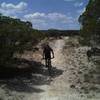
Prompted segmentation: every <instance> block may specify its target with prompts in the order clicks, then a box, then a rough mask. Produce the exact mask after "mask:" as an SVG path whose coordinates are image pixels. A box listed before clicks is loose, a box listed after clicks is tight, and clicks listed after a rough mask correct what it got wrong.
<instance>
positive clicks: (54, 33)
mask: <svg viewBox="0 0 100 100" xmlns="http://www.w3.org/2000/svg"><path fill="white" fill-rule="evenodd" d="M41 32H42V33H44V34H45V35H47V36H50V37H59V36H75V35H79V30H56V29H50V30H41Z"/></svg>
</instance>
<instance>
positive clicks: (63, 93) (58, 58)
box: [27, 40, 86, 100]
mask: <svg viewBox="0 0 100 100" xmlns="http://www.w3.org/2000/svg"><path fill="white" fill-rule="evenodd" d="M64 45H65V41H64V40H56V41H55V43H51V46H52V47H53V49H54V52H55V59H54V60H53V61H52V65H53V66H55V67H56V68H57V69H60V70H63V73H62V75H60V76H58V77H56V78H52V80H53V81H52V82H51V83H50V85H42V86H40V87H39V88H40V89H43V90H44V92H43V93H39V94H32V95H31V96H30V97H28V99H27V100H33V99H35V100H86V98H85V99H84V98H82V97H81V96H80V95H79V94H78V93H77V92H76V91H74V90H71V88H70V83H69V82H68V79H69V72H68V70H67V65H66V62H65V56H64V53H63V47H64Z"/></svg>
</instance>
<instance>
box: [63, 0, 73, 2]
mask: <svg viewBox="0 0 100 100" xmlns="http://www.w3.org/2000/svg"><path fill="white" fill-rule="evenodd" d="M64 1H68V2H69V1H75V0H64Z"/></svg>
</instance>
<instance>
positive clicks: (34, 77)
mask: <svg viewBox="0 0 100 100" xmlns="http://www.w3.org/2000/svg"><path fill="white" fill-rule="evenodd" d="M50 45H51V47H52V48H53V49H54V52H55V58H54V59H53V60H52V66H53V68H52V76H49V74H48V70H47V68H45V66H44V61H43V60H41V58H42V56H41V53H42V52H41V49H40V51H36V52H35V53H33V52H28V53H27V52H26V53H25V54H24V55H23V56H22V58H24V59H27V60H29V61H30V62H31V63H32V64H33V66H34V64H35V69H32V71H33V72H32V73H30V74H29V73H28V75H27V76H24V75H23V76H22V77H20V76H17V77H15V78H11V79H6V80H4V79H1V80H0V100H100V81H99V79H100V75H99V73H100V72H99V71H100V69H99V66H98V65H99V64H98V65H97V63H98V61H97V60H96V61H95V60H94V58H93V59H92V60H91V61H90V62H89V61H88V59H87V56H86V51H87V50H88V49H89V47H83V46H80V45H79V43H78V41H77V39H76V38H75V37H74V38H69V37H65V38H62V39H57V40H53V41H51V42H50ZM33 61H34V62H33ZM21 66H28V65H27V64H22V65H21ZM31 67H32V66H31ZM98 69H99V70H98ZM34 70H37V72H35V71H34Z"/></svg>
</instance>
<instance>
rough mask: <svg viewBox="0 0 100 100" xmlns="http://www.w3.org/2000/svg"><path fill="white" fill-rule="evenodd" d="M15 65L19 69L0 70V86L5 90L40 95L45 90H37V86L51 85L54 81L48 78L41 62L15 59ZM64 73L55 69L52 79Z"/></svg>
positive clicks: (53, 69)
mask: <svg viewBox="0 0 100 100" xmlns="http://www.w3.org/2000/svg"><path fill="white" fill-rule="evenodd" d="M14 63H15V64H16V65H17V67H11V68H4V69H2V70H0V86H2V85H4V87H3V88H4V89H9V90H11V91H17V92H28V93H34V92H35V93H40V92H44V90H43V89H39V88H37V87H36V85H37V86H41V85H49V84H50V82H51V81H52V80H50V79H49V78H48V77H49V73H48V69H47V68H45V66H44V65H43V64H41V63H40V62H35V61H29V60H26V59H15V60H14ZM62 73H63V71H62V70H59V69H57V68H56V67H53V68H52V73H51V77H52V78H55V77H58V76H59V75H61V74H62Z"/></svg>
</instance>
